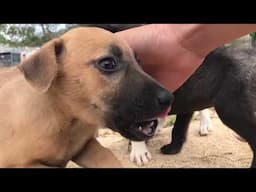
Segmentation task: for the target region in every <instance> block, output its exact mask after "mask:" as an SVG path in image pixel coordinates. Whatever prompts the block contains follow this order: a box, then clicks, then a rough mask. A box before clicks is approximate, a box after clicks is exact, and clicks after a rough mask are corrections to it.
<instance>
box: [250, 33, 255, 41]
mask: <svg viewBox="0 0 256 192" xmlns="http://www.w3.org/2000/svg"><path fill="white" fill-rule="evenodd" d="M250 36H251V38H252V40H253V41H255V40H256V32H254V33H250Z"/></svg>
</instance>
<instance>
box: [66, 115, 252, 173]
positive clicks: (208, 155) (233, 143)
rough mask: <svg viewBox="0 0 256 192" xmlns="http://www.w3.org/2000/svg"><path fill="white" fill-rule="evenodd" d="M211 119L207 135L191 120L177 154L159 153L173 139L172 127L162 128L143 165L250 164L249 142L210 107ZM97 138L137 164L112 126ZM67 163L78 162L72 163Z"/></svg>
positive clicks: (123, 159) (121, 157)
mask: <svg viewBox="0 0 256 192" xmlns="http://www.w3.org/2000/svg"><path fill="white" fill-rule="evenodd" d="M211 119H212V124H213V130H212V132H211V133H210V134H209V135H208V136H204V137H201V136H199V134H198V130H199V120H198V119H195V120H193V121H192V123H191V124H190V128H189V132H188V138H187V142H186V143H185V145H184V147H183V150H182V151H181V153H179V154H176V155H163V154H161V153H160V150H159V149H160V148H161V146H163V145H165V144H167V143H169V142H170V138H171V135H170V133H171V129H172V127H166V128H162V129H161V131H160V133H159V134H158V135H157V136H155V137H154V138H153V139H152V140H151V141H150V142H149V143H148V149H149V151H150V152H151V154H152V156H153V159H152V160H151V161H150V162H149V163H148V164H147V165H145V166H142V168H248V167H249V166H250V162H251V159H252V152H251V150H250V148H249V146H248V144H247V143H245V142H241V141H239V140H238V139H236V138H235V137H234V134H233V131H232V130H231V129H229V128H227V127H226V126H225V125H224V124H223V123H222V122H221V121H220V120H219V118H218V117H217V115H216V114H215V112H214V111H211ZM98 140H99V141H100V143H101V144H102V145H103V146H105V147H107V148H109V149H111V150H112V151H113V153H114V154H115V155H116V157H117V158H118V159H119V160H120V161H121V162H122V164H123V166H124V167H126V168H137V167H138V166H136V165H135V164H134V163H132V162H130V161H129V152H128V140H127V139H125V138H123V137H122V136H120V135H119V134H118V133H115V132H112V131H111V130H109V129H102V130H100V134H99V137H98ZM68 167H77V166H76V165H74V164H73V163H70V164H69V165H68Z"/></svg>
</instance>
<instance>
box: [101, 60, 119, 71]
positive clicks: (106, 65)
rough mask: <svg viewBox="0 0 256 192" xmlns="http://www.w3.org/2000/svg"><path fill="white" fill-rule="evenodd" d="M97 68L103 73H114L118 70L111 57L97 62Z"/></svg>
mask: <svg viewBox="0 0 256 192" xmlns="http://www.w3.org/2000/svg"><path fill="white" fill-rule="evenodd" d="M97 67H98V68H99V69H100V70H102V71H104V72H114V71H116V70H118V68H119V67H118V64H117V62H116V61H115V60H114V59H113V58H111V57H109V58H104V59H101V60H100V61H98V63H97Z"/></svg>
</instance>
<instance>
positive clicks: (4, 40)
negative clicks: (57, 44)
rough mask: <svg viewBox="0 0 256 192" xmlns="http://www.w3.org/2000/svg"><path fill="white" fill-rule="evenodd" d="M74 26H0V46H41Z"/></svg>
mask: <svg viewBox="0 0 256 192" xmlns="http://www.w3.org/2000/svg"><path fill="white" fill-rule="evenodd" d="M60 26H62V27H60ZM74 26H76V25H71V24H62V25H60V24H0V44H7V45H9V46H32V47H33V46H41V45H42V44H44V43H45V42H47V41H49V40H51V39H52V38H54V37H56V36H59V35H61V34H62V33H64V32H66V31H67V30H69V29H70V28H72V27H74Z"/></svg>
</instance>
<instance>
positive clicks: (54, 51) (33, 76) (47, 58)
mask: <svg viewBox="0 0 256 192" xmlns="http://www.w3.org/2000/svg"><path fill="white" fill-rule="evenodd" d="M63 48H64V45H63V41H62V40H61V39H54V40H52V41H50V42H48V43H46V44H45V45H44V46H43V47H42V48H41V49H40V50H39V51H37V52H36V53H35V54H33V55H32V56H31V57H29V58H27V59H25V60H24V61H23V62H22V63H21V64H20V65H19V66H18V68H19V69H20V71H21V72H22V73H23V74H24V77H25V79H26V80H27V81H28V82H29V83H30V84H31V85H32V87H34V88H35V89H37V90H39V91H40V92H43V93H44V92H47V90H48V89H49V88H50V87H51V85H52V82H53V80H54V79H55V78H56V76H57V71H58V63H59V57H60V55H61V53H62V52H63Z"/></svg>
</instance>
